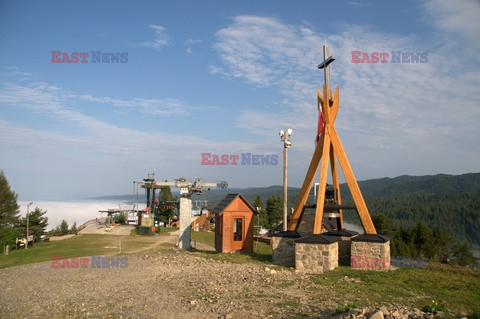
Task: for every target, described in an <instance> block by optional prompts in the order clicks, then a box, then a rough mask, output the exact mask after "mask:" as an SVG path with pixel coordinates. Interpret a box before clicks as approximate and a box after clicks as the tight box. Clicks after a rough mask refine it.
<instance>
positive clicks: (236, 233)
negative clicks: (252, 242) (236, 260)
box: [232, 217, 245, 250]
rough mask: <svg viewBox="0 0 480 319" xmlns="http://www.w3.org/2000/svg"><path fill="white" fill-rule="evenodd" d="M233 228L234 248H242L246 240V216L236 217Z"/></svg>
mask: <svg viewBox="0 0 480 319" xmlns="http://www.w3.org/2000/svg"><path fill="white" fill-rule="evenodd" d="M232 229H233V240H232V250H242V249H243V242H244V241H245V217H234V218H233V228H232Z"/></svg>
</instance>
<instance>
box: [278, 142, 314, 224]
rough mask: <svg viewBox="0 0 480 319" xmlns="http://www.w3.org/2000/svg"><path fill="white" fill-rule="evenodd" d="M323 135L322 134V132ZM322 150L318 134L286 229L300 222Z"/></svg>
mask: <svg viewBox="0 0 480 319" xmlns="http://www.w3.org/2000/svg"><path fill="white" fill-rule="evenodd" d="M322 135H323V134H322ZM322 151H323V138H322V136H320V139H319V141H318V144H317V146H316V147H315V151H314V152H313V156H312V160H311V161H310V166H309V167H308V170H307V174H306V176H305V179H304V180H303V185H302V188H301V190H300V194H299V195H298V198H297V203H296V204H295V208H294V209H293V215H292V218H291V219H290V222H289V223H288V228H287V229H288V230H290V231H294V230H296V229H297V228H298V225H299V223H300V217H301V214H302V209H303V206H304V205H305V203H306V202H307V199H308V194H309V193H310V189H311V188H312V184H313V180H314V178H315V174H316V173H317V169H318V165H319V163H320V159H321V157H322Z"/></svg>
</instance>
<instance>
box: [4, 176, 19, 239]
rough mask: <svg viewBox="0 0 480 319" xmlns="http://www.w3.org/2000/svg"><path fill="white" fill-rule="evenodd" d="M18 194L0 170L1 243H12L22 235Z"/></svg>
mask: <svg viewBox="0 0 480 319" xmlns="http://www.w3.org/2000/svg"><path fill="white" fill-rule="evenodd" d="M17 197H18V195H17V194H15V192H14V191H12V190H11V189H10V185H9V184H8V181H7V178H6V177H5V175H4V173H3V171H1V170H0V245H1V246H3V245H12V244H14V243H15V238H16V237H20V236H21V231H20V230H19V229H18V228H17V227H18V224H19V221H20V216H19V208H20V207H19V206H18V203H17Z"/></svg>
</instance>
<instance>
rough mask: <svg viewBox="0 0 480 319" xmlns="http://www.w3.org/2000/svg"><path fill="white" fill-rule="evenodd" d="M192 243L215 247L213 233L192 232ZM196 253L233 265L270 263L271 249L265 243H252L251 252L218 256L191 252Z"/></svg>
mask: <svg viewBox="0 0 480 319" xmlns="http://www.w3.org/2000/svg"><path fill="white" fill-rule="evenodd" d="M191 238H192V242H193V241H194V240H196V241H197V242H198V243H202V244H206V245H209V246H211V247H215V233H214V232H204V231H198V232H195V231H194V232H192V234H191ZM193 251H194V252H196V253H202V254H203V255H204V256H205V257H208V258H212V259H215V260H225V261H229V262H234V263H246V262H251V261H253V262H262V263H263V262H271V261H272V247H271V246H269V245H267V244H265V243H260V242H259V243H257V242H254V243H253V252H252V253H248V252H239V251H237V252H231V253H224V254H219V253H216V252H207V251H202V250H201V249H199V250H193Z"/></svg>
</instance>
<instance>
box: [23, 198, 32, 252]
mask: <svg viewBox="0 0 480 319" xmlns="http://www.w3.org/2000/svg"><path fill="white" fill-rule="evenodd" d="M32 204H33V201H31V202H30V203H28V204H27V237H25V249H27V247H28V214H29V209H30V206H31V205H32Z"/></svg>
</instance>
